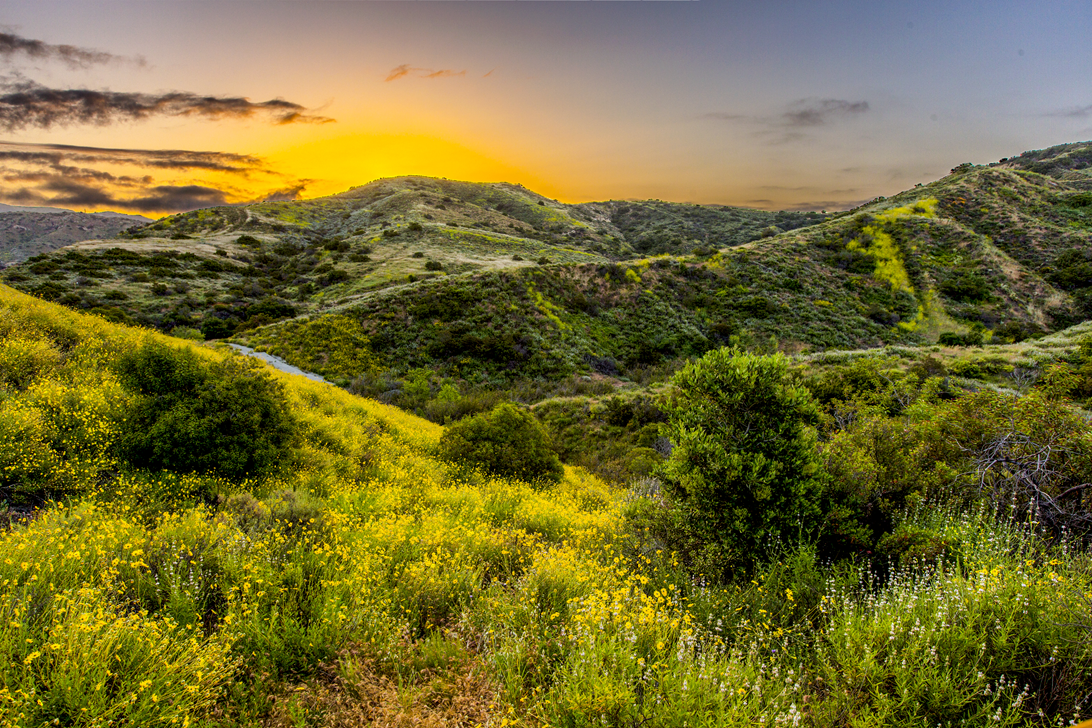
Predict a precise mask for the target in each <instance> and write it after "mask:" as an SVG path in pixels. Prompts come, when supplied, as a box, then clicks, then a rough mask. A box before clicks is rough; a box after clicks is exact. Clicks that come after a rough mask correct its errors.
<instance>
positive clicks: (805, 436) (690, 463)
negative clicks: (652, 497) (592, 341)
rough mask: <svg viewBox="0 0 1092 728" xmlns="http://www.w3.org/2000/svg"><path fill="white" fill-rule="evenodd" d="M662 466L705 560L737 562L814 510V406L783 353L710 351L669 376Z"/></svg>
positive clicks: (797, 527)
mask: <svg viewBox="0 0 1092 728" xmlns="http://www.w3.org/2000/svg"><path fill="white" fill-rule="evenodd" d="M673 382H674V385H675V387H676V391H675V393H674V394H673V395H672V397H671V398H670V399H669V401H668V403H667V405H666V407H665V409H666V411H667V414H668V418H669V419H668V425H667V428H668V434H669V437H670V438H671V441H672V443H674V449H673V450H672V452H671V457H670V458H669V459H668V461H667V463H666V464H665V466H664V469H663V474H664V476H665V478H666V480H667V485H668V489H669V492H670V493H671V495H672V496H673V498H674V500H675V501H676V503H677V504H678V506H679V507H680V508H681V509H682V511H683V519H684V521H685V523H686V524H687V527H688V528H689V529H690V531H691V533H692V535H693V537H694V539H695V541H696V545H697V547H698V550H699V551H700V552H702V556H701V560H702V561H703V562H705V563H706V564H707V565H708V566H711V567H714V568H715V567H717V566H719V567H720V568H722V569H723V568H726V567H728V566H731V565H746V564H751V563H754V562H755V561H756V560H757V559H759V558H761V557H764V556H768V555H770V554H772V553H773V552H774V551H775V550H776V549H777V547H778V546H779V544H780V543H786V542H792V541H796V540H797V539H799V538H800V537H801V536H802V535H803V534H806V533H809V532H810V531H811V529H812V528H813V526H814V525H815V524H816V523H817V522H818V517H819V513H820V509H819V498H820V487H819V486H820V480H819V459H818V454H817V451H816V436H815V431H814V430H813V429H812V428H811V427H810V426H809V425H811V424H812V423H814V422H816V421H817V420H818V416H819V410H818V407H817V405H816V404H815V402H814V401H813V400H812V398H811V394H810V393H809V392H808V391H807V390H806V389H804V388H803V387H799V386H796V385H794V384H793V383H792V382H791V381H790V378H789V373H788V359H787V358H786V357H785V356H784V355H782V354H774V355H770V356H755V355H750V354H742V353H740V352H738V351H737V350H732V349H719V350H717V351H711V352H709V353H708V354H706V355H705V356H704V357H702V358H701V359H699V360H698V361H696V362H694V363H691V364H688V365H687V366H686V367H685V368H684V369H682V370H681V371H680V372H678V373H677V374H676V375H675V377H674V379H673Z"/></svg>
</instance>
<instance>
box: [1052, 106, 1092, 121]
mask: <svg viewBox="0 0 1092 728" xmlns="http://www.w3.org/2000/svg"><path fill="white" fill-rule="evenodd" d="M1044 116H1055V117H1061V118H1064V119H1087V118H1089V117H1092V105H1089V106H1071V107H1069V108H1067V109H1058V110H1056V111H1051V112H1048V113H1046V114H1044Z"/></svg>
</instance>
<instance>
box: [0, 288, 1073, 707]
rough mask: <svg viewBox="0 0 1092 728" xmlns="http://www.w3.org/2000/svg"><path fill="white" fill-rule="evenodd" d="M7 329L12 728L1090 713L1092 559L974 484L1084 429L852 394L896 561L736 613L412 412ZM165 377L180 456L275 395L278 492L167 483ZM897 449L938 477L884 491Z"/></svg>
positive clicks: (63, 315) (841, 571) (134, 339)
mask: <svg viewBox="0 0 1092 728" xmlns="http://www.w3.org/2000/svg"><path fill="white" fill-rule="evenodd" d="M0 330H2V334H3V335H2V336H0V342H2V343H0V387H2V390H0V391H2V396H0V458H3V460H2V462H0V489H2V490H0V492H2V493H3V495H2V499H3V500H4V502H5V503H6V504H7V510H6V513H5V516H6V519H7V521H8V525H7V526H6V527H4V528H3V529H0V554H2V557H0V665H2V666H3V667H2V668H0V724H2V725H11V726H37V725H46V724H62V725H86V726H99V725H109V724H111V723H113V724H134V725H149V726H151V725H164V726H167V725H209V726H225V727H226V726H244V725H246V726H253V725H268V726H329V725H362V724H370V723H371V724H380V725H406V724H415V723H420V724H425V725H450V726H456V725H474V724H481V725H497V726H500V725H509V726H527V727H528V728H530V727H531V726H546V725H549V726H587V725H592V724H595V725H609V726H619V727H620V726H628V725H634V724H643V725H650V726H664V727H667V726H682V725H692V726H693V725H697V726H737V725H748V724H757V723H765V724H770V723H777V724H780V723H785V724H797V725H801V724H802V725H811V726H841V725H846V724H853V723H855V722H860V721H868V722H869V724H872V725H912V724H913V725H916V724H921V725H935V724H938V723H939V724H941V725H956V724H962V725H971V726H978V725H1010V726H1015V725H1056V724H1058V722H1059V721H1062V722H1065V721H1069V720H1079V719H1081V718H1083V717H1088V716H1089V715H1090V713H1089V708H1088V706H1087V704H1086V703H1085V702H1082V701H1083V700H1084V696H1085V693H1086V692H1087V685H1088V683H1089V679H1090V676H1092V651H1090V650H1092V634H1090V633H1089V632H1088V629H1087V626H1086V625H1085V624H1084V622H1085V620H1083V618H1082V617H1081V616H1080V615H1085V614H1087V610H1088V602H1087V593H1088V591H1089V589H1090V588H1092V569H1090V565H1089V564H1090V562H1089V555H1088V553H1087V548H1086V546H1084V545H1082V543H1081V542H1079V541H1076V540H1071V541H1064V542H1058V541H1056V540H1052V534H1051V532H1049V531H1048V530H1044V529H1043V528H1042V527H1040V526H1037V525H1036V524H1034V523H1029V522H1028V521H1029V519H1027V518H1025V517H1024V516H1023V515H1022V512H1021V511H1019V510H1018V509H1017V510H1010V507H1009V506H1008V505H1007V502H1006V501H1004V500H1001V501H991V500H989V499H988V498H986V497H985V496H984V495H982V494H979V495H973V494H975V493H976V492H977V491H975V490H974V488H973V479H968V478H966V477H965V476H963V475H961V473H962V472H963V470H962V468H963V466H964V465H966V464H967V463H969V462H970V461H969V460H967V461H964V460H960V459H959V458H972V457H973V456H972V455H970V454H964V455H960V454H959V453H960V452H961V451H960V447H968V446H969V445H970V444H971V442H972V441H973V440H968V439H967V438H968V437H972V438H973V437H976V436H977V435H974V432H977V431H978V430H975V429H974V428H978V429H979V430H980V429H981V428H983V427H986V428H987V429H988V428H989V427H992V426H993V424H994V423H1000V424H999V426H1002V427H1003V426H1004V423H1002V420H1004V421H1006V422H1007V421H1009V420H1011V418H1013V417H1015V418H1017V419H1016V421H1017V422H1019V423H1024V424H1027V423H1036V422H1039V423H1040V424H1041V426H1042V427H1048V428H1051V429H1049V430H1048V434H1049V433H1050V432H1053V433H1054V434H1055V435H1056V436H1057V437H1059V438H1061V439H1058V440H1056V441H1055V442H1058V443H1061V444H1062V445H1063V449H1065V450H1066V452H1068V453H1072V454H1073V455H1072V457H1077V456H1078V455H1079V456H1080V457H1086V455H1088V454H1089V453H1092V444H1090V443H1088V442H1087V441H1086V440H1087V433H1085V434H1084V435H1080V434H1077V435H1075V434H1074V432H1073V431H1072V430H1071V429H1067V428H1071V425H1072V416H1071V414H1070V412H1069V410H1068V409H1067V408H1066V406H1065V405H1058V404H1051V403H1050V402H1049V401H1047V400H1043V399H1040V398H1036V397H1030V398H1026V399H1025V400H1020V401H1017V400H1011V401H1010V400H992V399H989V398H986V399H983V398H981V397H977V398H976V397H964V398H961V399H956V400H945V399H944V398H943V397H939V396H938V393H937V390H936V388H935V387H936V381H935V380H930V379H929V378H928V377H927V376H926V377H924V378H923V379H920V380H918V379H915V380H914V381H915V382H918V384H915V385H914V386H915V387H917V386H919V385H920V387H921V388H920V391H919V390H917V389H915V392H916V394H915V395H914V398H913V400H914V401H913V403H912V404H911V405H910V406H909V408H908V409H906V410H905V411H902V412H898V413H888V414H883V413H881V412H879V411H878V410H875V409H867V407H869V406H871V405H868V403H867V402H866V400H867V397H868V396H869V393H868V391H867V389H861V390H860V394H861V396H862V397H864V399H860V405H861V407H862V408H863V409H861V410H859V417H858V421H857V422H858V423H857V424H856V425H854V426H852V427H850V428H847V429H844V430H841V431H837V432H832V434H831V436H830V438H829V439H828V440H827V441H826V442H825V444H824V445H823V450H822V453H823V457H824V462H825V463H826V464H825V465H824V467H825V468H827V469H828V470H829V472H830V473H831V481H830V482H831V484H832V486H831V488H830V489H829V491H828V492H829V494H830V497H831V498H834V499H840V500H838V502H857V501H853V500H852V499H853V498H857V499H859V503H860V507H859V508H858V509H857V513H858V515H859V517H860V519H862V520H861V522H860V523H858V525H857V526H856V527H855V528H856V530H853V531H851V530H846V529H847V528H848V526H847V522H843V521H836V522H835V521H832V522H831V528H833V529H835V531H836V532H837V533H841V534H843V535H844V536H845V537H846V538H849V536H851V535H853V537H854V538H865V535H862V534H864V532H863V531H862V530H861V529H862V528H866V527H867V528H877V529H880V530H879V531H877V532H876V533H877V534H878V535H876V536H875V538H877V539H878V540H877V541H875V544H878V545H873V542H872V541H867V542H860V543H867V544H868V547H869V548H870V549H876V550H877V553H882V554H883V557H882V558H879V557H876V558H872V557H871V556H868V555H866V554H865V552H864V550H863V548H864V546H862V545H858V546H857V547H854V548H860V549H862V550H860V551H859V552H858V553H859V554H860V555H859V557H857V558H856V559H851V560H842V561H838V562H837V563H831V562H828V561H825V559H827V558H828V556H826V555H824V554H826V553H827V552H823V551H817V550H816V548H817V546H816V543H820V544H822V543H826V542H825V541H820V542H807V541H805V542H803V543H796V542H787V543H785V544H784V547H783V549H782V551H781V552H780V553H781V556H780V558H779V559H777V560H775V561H773V562H770V563H764V564H762V565H760V566H759V567H758V568H757V569H755V570H753V571H746V572H741V573H738V574H734V575H731V576H730V577H729V579H728V580H727V581H719V582H714V581H713V580H711V578H710V577H708V576H707V575H706V574H703V573H702V572H701V570H700V569H699V568H697V567H696V565H695V563H694V562H692V561H691V560H689V558H688V552H687V551H686V548H685V544H686V541H685V538H682V539H681V540H679V539H680V535H682V536H684V535H685V532H677V531H675V530H673V527H667V528H666V529H665V524H670V523H671V518H672V517H671V515H670V514H671V513H672V511H671V510H670V501H669V500H666V499H665V493H663V492H660V491H659V490H658V488H657V487H656V486H655V484H654V483H649V482H645V483H644V484H638V485H637V486H635V487H634V488H633V489H631V490H629V491H628V492H625V491H621V490H618V489H615V488H612V487H609V486H606V485H604V484H603V483H602V482H600V481H599V480H597V479H596V478H594V477H591V476H589V475H587V474H585V473H583V472H581V471H579V470H575V469H572V468H568V469H566V473H565V476H564V478H563V480H562V481H561V482H560V483H559V484H557V485H556V486H551V487H549V488H548V489H546V490H541V489H540V488H541V487H542V486H541V485H538V486H535V487H532V486H531V485H528V484H525V483H521V482H518V481H511V480H505V479H498V478H490V477H486V476H483V475H481V474H480V473H477V472H475V471H473V470H471V469H468V468H466V467H462V466H459V465H455V464H450V463H444V462H441V461H439V460H438V459H437V458H436V457H435V452H436V451H437V444H438V441H439V438H440V437H441V436H442V432H443V430H442V428H440V427H439V426H436V425H433V424H431V423H428V422H426V421H424V420H421V419H418V418H416V417H414V416H412V415H408V414H406V413H404V412H402V411H399V410H397V409H394V408H390V407H386V406H384V405H381V404H378V403H376V402H373V401H369V400H364V399H360V398H357V397H353V396H352V395H350V394H348V393H346V392H344V391H342V390H340V389H338V388H336V387H332V386H330V385H326V384H321V383H315V382H311V381H307V380H304V379H302V378H294V377H289V376H287V375H284V376H282V375H279V374H276V373H274V372H270V371H266V370H264V369H261V368H256V367H255V366H251V365H247V364H245V363H243V362H241V361H240V360H239V359H238V357H236V356H234V355H232V354H230V353H229V352H227V351H225V349H224V348H210V347H207V346H197V345H194V344H192V343H187V342H183V341H179V340H176V339H169V338H167V337H162V336H160V335H158V334H155V333H150V332H147V331H141V330H136V329H129V328H125V327H123V326H119V325H116V324H113V323H110V322H107V321H105V320H103V319H101V318H97V317H93V316H87V315H85V314H80V313H76V312H73V311H71V310H68V309H65V308H62V307H60V306H57V305H55V304H50V303H46V302H42V301H40V300H36V299H34V298H31V297H28V296H26V295H23V294H20V293H17V292H15V291H12V290H11V289H9V288H7V287H0ZM154 362H159V364H156V365H155V366H151V363H154ZM172 362H173V363H172ZM146 365H147V366H146ZM172 367H181V369H175V370H174V371H175V374H174V375H171V376H176V377H177V376H181V375H185V376H183V377H182V379H183V380H184V379H185V378H186V377H197V380H196V381H202V382H206V383H207V384H208V385H209V386H198V387H197V388H196V389H194V390H193V392H194V393H193V397H194V398H193V399H182V400H179V401H178V402H177V403H176V405H175V409H173V410H171V411H170V412H168V413H166V414H168V415H169V416H170V417H171V418H181V419H171V420H170V421H171V422H175V421H177V422H188V423H190V425H191V426H192V427H193V428H195V429H194V430H192V431H191V430H190V429H188V428H179V429H174V430H172V431H171V432H170V438H169V441H168V442H164V443H163V444H164V446H165V447H167V446H170V447H167V451H169V452H176V453H177V452H179V451H178V450H177V445H178V442H179V441H180V440H182V441H185V440H187V438H190V437H191V436H192V434H193V433H195V432H199V431H201V427H202V426H201V424H200V422H199V421H196V420H194V419H193V417H191V415H192V414H194V413H199V412H201V410H200V406H199V403H200V402H201V401H204V398H207V397H220V396H224V395H225V393H226V395H231V394H232V393H233V392H235V393H239V396H243V395H242V393H244V392H248V393H250V394H247V395H245V396H244V397H243V399H240V400H239V403H240V405H241V404H243V403H244V402H250V401H251V400H253V399H254V397H255V396H258V398H259V399H262V398H264V399H265V400H268V401H269V402H270V406H271V407H274V409H276V408H277V407H283V408H284V412H285V413H286V414H287V415H288V416H289V417H290V419H291V432H292V437H291V438H290V439H288V440H286V441H284V442H283V443H281V444H280V445H279V446H278V447H279V448H280V449H279V450H278V452H279V453H280V454H279V455H278V456H277V457H276V458H275V459H274V460H273V461H271V462H270V464H269V467H267V468H265V469H264V470H262V471H261V472H259V473H256V474H253V475H249V476H245V477H244V476H231V475H225V474H219V475H216V474H208V473H204V472H190V471H188V470H187V469H186V467H185V461H184V460H178V461H175V464H174V465H171V466H169V467H168V466H165V465H162V464H161V465H158V466H150V465H149V464H148V463H150V462H152V460H149V459H147V456H148V453H144V452H143V451H141V450H140V449H139V448H136V449H134V448H133V447H132V444H133V442H134V438H136V440H135V441H138V442H140V441H143V440H141V438H143V437H144V436H145V435H147V433H148V432H149V431H154V430H155V428H151V430H149V428H145V427H143V426H142V425H141V424H140V422H141V417H146V416H147V415H148V413H149V412H156V411H157V410H155V407H158V406H159V405H160V404H162V403H163V402H164V401H166V400H164V399H163V397H164V395H169V394H170V393H171V392H175V393H177V391H178V390H177V388H176V387H177V386H178V385H179V383H180V382H181V384H182V385H185V382H184V381H182V380H178V381H176V380H174V379H172V380H171V382H173V384H172V386H171V387H170V388H169V389H168V390H167V391H166V392H162V391H160V392H159V393H158V394H157V393H156V391H155V390H154V388H153V389H149V388H148V387H150V386H152V384H154V383H155V382H156V381H159V382H161V383H162V382H163V381H166V380H162V379H157V378H161V377H163V376H167V375H168V374H169V373H170V371H172V369H171V368H172ZM149 377H150V378H151V380H152V384H149V383H148V380H149ZM203 377H204V379H202V378H203ZM929 381H933V384H929V383H928V382H929ZM240 387H241V388H240ZM255 393H257V394H255ZM880 394H882V392H881V393H880ZM907 401H908V402H909V401H910V400H907ZM995 406H1000V407H1001V409H1000V411H1001V412H1003V413H1004V417H1001V418H1000V419H998V418H997V416H995V414H991V413H993V412H994V410H993V409H991V408H993V407H995ZM149 407H151V408H152V409H148V408H149ZM241 411H243V409H242V408H241V409H240V412H241ZM246 411H248V412H250V411H252V410H249V409H248V410H246ZM1037 413H1038V414H1037ZM160 414H164V413H162V412H161V413H160ZM218 414H222V413H215V412H214V413H208V415H207V416H210V417H213V416H216V415H218ZM202 416H205V415H202ZM263 416H265V415H263ZM1028 418H1031V419H1028ZM218 421H219V420H218ZM244 426H245V425H244ZM885 428H886V429H885ZM946 428H947V429H946ZM963 428H971V429H970V430H965V429H963ZM972 430H973V431H974V432H972ZM883 433H886V434H883ZM893 433H895V434H893ZM1029 434H1030V435H1031V436H1032V437H1033V438H1034V437H1039V436H1040V435H1041V434H1042V432H1041V430H1036V429H1032V430H1029ZM896 435H897V438H899V439H898V442H899V443H901V444H907V443H908V444H909V445H910V446H911V447H912V451H913V452H915V453H917V454H918V455H920V458H918V459H917V460H915V461H913V462H911V461H907V460H905V459H903V460H891V458H892V457H893V456H892V454H891V453H890V452H889V449H884V448H883V447H882V445H883V444H884V443H886V442H888V441H891V440H892V438H893V437H896ZM1082 438H1083V439H1082ZM217 442H220V445H218V446H222V445H223V443H222V442H221V441H219V440H217ZM945 443H949V444H945ZM901 444H900V448H901ZM228 445H229V446H230V447H232V448H234V447H237V446H240V445H241V446H243V447H247V446H248V443H246V442H243V443H240V442H237V441H234V440H233V441H231V442H230V443H228ZM171 447H174V448H175V449H173V450H172V449H171ZM933 447H942V450H943V452H939V451H938V452H933V451H932V450H930V448H933ZM900 448H896V450H897V451H901V450H900ZM943 448H947V449H943ZM162 454H163V452H162V451H159V452H158V455H162ZM1017 454H1027V453H1025V452H1024V451H1019V453H1017ZM153 455H154V456H158V455H155V454H153ZM139 458H144V460H140V459H139ZM938 458H947V459H938ZM1053 462H1054V461H1052V463H1053ZM1075 462H1077V461H1075V460H1072V459H1070V460H1064V461H1061V463H1060V464H1059V468H1060V469H1059V472H1065V471H1066V469H1067V468H1071V467H1072V466H1073V464H1074V463H1075ZM1080 462H1084V461H1080ZM140 463H144V464H140ZM945 464H946V465H947V468H946V469H945V467H942V466H943V465H945ZM1056 464H1057V463H1056ZM896 465H897V467H896ZM1082 467H1083V466H1082ZM835 486H837V487H835ZM853 494H855V495H853ZM972 495H973V497H972V498H971V499H970V502H969V505H968V503H967V501H966V500H965V499H966V498H967V497H968V496H972ZM851 496H852V497H851ZM847 498H849V499H850V500H848V501H847V500H846V499H847ZM1021 502H1022V501H1021ZM1014 507H1015V506H1014ZM831 513H834V514H838V513H843V512H842V511H837V510H832V511H831ZM839 517H840V516H839ZM850 520H852V519H850ZM839 524H840V525H839ZM838 529H841V530H838ZM665 539H666V540H665ZM838 543H839V544H841V545H840V546H839V548H845V547H846V543H848V542H844V541H839V542H838ZM677 548H681V549H682V550H676V549H677ZM824 548H825V547H824ZM830 553H831V554H833V553H836V552H833V551H832V552H830ZM1074 615H1077V617H1076V618H1074Z"/></svg>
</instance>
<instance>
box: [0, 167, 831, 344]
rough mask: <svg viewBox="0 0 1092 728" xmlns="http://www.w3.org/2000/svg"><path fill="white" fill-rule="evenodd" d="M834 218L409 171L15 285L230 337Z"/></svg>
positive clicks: (168, 222)
mask: <svg viewBox="0 0 1092 728" xmlns="http://www.w3.org/2000/svg"><path fill="white" fill-rule="evenodd" d="M822 217H823V216H822V215H819V214H817V213H768V212H765V211H761V210H751V209H746V208H731V207H723V206H706V207H702V206H696V205H676V204H669V203H657V202H634V203H614V202H610V203H596V204H592V205H575V206H574V205H564V204H561V203H558V202H556V201H554V200H550V199H548V198H545V197H542V196H541V195H537V194H535V193H533V192H531V191H529V190H526V189H524V188H522V187H519V186H517V185H506V184H492V185H488V184H472V183H467V182H454V181H448V180H437V179H431V178H426V177H402V178H396V179H389V180H379V181H377V182H373V183H371V184H368V185H365V186H363V187H359V188H355V189H352V190H350V191H348V192H345V193H343V194H340V195H334V196H332V197H326V198H321V199H317V200H307V201H302V202H270V203H261V204H257V205H248V206H243V207H221V208H209V209H203V210H197V211H194V212H190V213H186V214H183V215H174V216H171V217H168V218H164V219H163V220H159V221H157V222H155V223H152V224H149V225H145V226H143V227H141V228H139V229H137V230H134V231H131V232H129V233H127V234H126V235H124V236H121V237H120V238H118V239H116V240H109V241H102V242H89V243H86V244H82V245H76V246H72V247H70V248H68V249H67V250H64V251H61V252H60V253H58V254H56V255H42V256H36V257H33V259H31V260H29V261H28V262H27V265H25V266H20V267H19V268H18V269H16V270H12V271H9V272H8V273H7V275H6V277H5V280H6V281H7V282H8V283H9V284H11V285H13V286H16V287H17V288H19V289H20V290H24V291H28V292H32V293H34V294H35V295H38V296H40V297H43V298H46V299H48V300H54V301H59V302H61V303H64V304H65V305H68V306H72V307H76V308H81V309H84V310H91V309H94V310H96V311H97V312H99V313H102V314H103V315H107V316H109V317H111V318H113V319H114V320H117V321H122V322H127V323H129V322H132V323H139V324H141V325H144V326H148V327H152V328H157V329H160V330H162V331H171V330H174V329H180V330H186V329H191V330H201V331H202V332H203V333H204V334H205V335H206V336H207V337H209V338H220V337H223V336H225V335H227V334H230V333H231V332H233V331H235V330H236V329H238V328H240V327H242V328H244V329H245V328H252V327H254V326H257V325H260V324H261V323H267V322H269V321H274V320H278V319H283V318H286V317H291V316H294V315H296V314H298V313H309V312H314V311H319V310H324V309H326V308H329V307H331V306H335V305H340V304H344V303H347V302H349V301H352V300H354V299H357V298H360V297H361V296H365V295H367V294H368V293H370V292H372V291H376V290H382V289H385V288H390V287H399V286H407V285H412V284H414V283H415V282H418V281H424V280H429V279H434V278H440V277H443V276H448V275H458V274H463V273H473V272H480V271H497V270H501V271H503V270H512V269H519V268H526V267H533V266H535V265H539V264H550V263H565V264H574V265H579V264H583V263H589V262H606V261H607V260H609V259H616V258H629V257H633V255H634V254H635V251H651V250H654V251H670V252H686V251H690V250H693V249H695V248H699V247H701V246H706V247H708V246H727V245H737V244H742V243H744V242H747V241H749V240H753V239H756V238H758V237H760V236H761V235H764V234H765V235H770V234H772V233H774V232H776V231H777V230H779V229H788V228H794V227H799V226H801V225H807V224H812V223H814V222H817V221H818V220H821V219H822ZM771 225H773V226H780V227H779V228H778V227H770V226H771Z"/></svg>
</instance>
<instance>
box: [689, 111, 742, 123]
mask: <svg viewBox="0 0 1092 728" xmlns="http://www.w3.org/2000/svg"><path fill="white" fill-rule="evenodd" d="M701 118H703V119H713V120H715V121H742V120H745V119H753V118H754V117H753V116H747V115H746V114H730V113H728V112H727V111H710V112H709V113H708V114H702V115H701Z"/></svg>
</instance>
